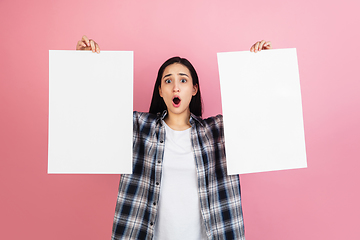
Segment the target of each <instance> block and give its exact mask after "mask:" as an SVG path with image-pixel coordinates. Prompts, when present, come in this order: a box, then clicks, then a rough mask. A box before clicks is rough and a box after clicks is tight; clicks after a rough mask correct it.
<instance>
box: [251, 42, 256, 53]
mask: <svg viewBox="0 0 360 240" xmlns="http://www.w3.org/2000/svg"><path fill="white" fill-rule="evenodd" d="M255 45H256V43H254V44H253V45H252V46H251V48H250V52H255Z"/></svg>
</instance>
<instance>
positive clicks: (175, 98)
mask: <svg viewBox="0 0 360 240" xmlns="http://www.w3.org/2000/svg"><path fill="white" fill-rule="evenodd" d="M173 102H174V103H175V104H176V105H178V104H179V103H180V98H178V97H174V99H173Z"/></svg>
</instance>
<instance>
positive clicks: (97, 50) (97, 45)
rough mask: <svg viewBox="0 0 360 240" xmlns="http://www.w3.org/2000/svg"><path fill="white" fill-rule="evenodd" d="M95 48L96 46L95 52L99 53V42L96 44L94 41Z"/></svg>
mask: <svg viewBox="0 0 360 240" xmlns="http://www.w3.org/2000/svg"><path fill="white" fill-rule="evenodd" d="M95 48H96V52H97V53H100V47H99V44H97V43H96V44H95Z"/></svg>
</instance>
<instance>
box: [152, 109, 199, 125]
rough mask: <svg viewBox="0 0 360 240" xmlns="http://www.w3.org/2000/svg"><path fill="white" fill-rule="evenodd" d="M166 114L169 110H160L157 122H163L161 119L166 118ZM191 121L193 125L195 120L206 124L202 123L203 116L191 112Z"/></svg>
mask: <svg viewBox="0 0 360 240" xmlns="http://www.w3.org/2000/svg"><path fill="white" fill-rule="evenodd" d="M166 115H167V110H164V111H163V112H162V113H161V112H158V113H157V119H156V122H157V123H161V120H164V119H165V117H166ZM189 122H190V124H191V126H192V125H193V124H195V122H198V123H199V124H200V125H201V126H204V124H203V123H202V118H201V117H198V116H195V115H194V114H193V113H190V120H189Z"/></svg>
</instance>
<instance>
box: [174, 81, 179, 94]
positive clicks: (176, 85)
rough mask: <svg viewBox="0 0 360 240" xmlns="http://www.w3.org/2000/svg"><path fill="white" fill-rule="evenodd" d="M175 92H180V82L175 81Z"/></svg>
mask: <svg viewBox="0 0 360 240" xmlns="http://www.w3.org/2000/svg"><path fill="white" fill-rule="evenodd" d="M173 91H174V92H180V88H179V83H178V81H175V83H174V88H173Z"/></svg>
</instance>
